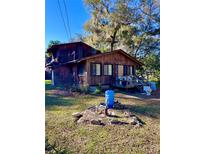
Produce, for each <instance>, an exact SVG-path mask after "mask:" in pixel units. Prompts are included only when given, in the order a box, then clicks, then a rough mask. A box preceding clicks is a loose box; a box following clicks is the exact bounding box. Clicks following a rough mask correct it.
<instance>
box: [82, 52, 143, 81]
mask: <svg viewBox="0 0 205 154" xmlns="http://www.w3.org/2000/svg"><path fill="white" fill-rule="evenodd" d="M91 63H100V64H102V65H101V66H102V67H101V69H103V64H112V65H113V71H114V74H113V76H104V75H103V71H102V73H101V76H91V67H90V66H91ZM117 64H119V65H127V66H134V68H135V69H137V68H138V67H139V65H138V64H137V63H136V62H134V61H133V60H131V59H130V58H128V57H127V56H125V55H123V54H121V53H113V54H109V55H102V56H100V57H95V58H92V59H88V60H87V61H86V71H87V84H88V85H97V84H102V85H103V84H111V83H112V81H113V79H115V78H116V76H117V72H116V65H117Z"/></svg>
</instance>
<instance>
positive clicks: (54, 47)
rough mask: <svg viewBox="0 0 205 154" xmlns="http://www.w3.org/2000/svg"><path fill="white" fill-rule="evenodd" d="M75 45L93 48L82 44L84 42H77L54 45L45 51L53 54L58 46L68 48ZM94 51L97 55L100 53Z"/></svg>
mask: <svg viewBox="0 0 205 154" xmlns="http://www.w3.org/2000/svg"><path fill="white" fill-rule="evenodd" d="M75 44H81V45H84V46H87V47H89V48H93V47H91V46H90V45H88V44H86V43H84V42H81V41H79V42H70V43H62V44H55V45H52V46H51V47H50V48H48V49H47V51H46V52H47V53H49V52H53V51H56V50H57V49H58V48H59V47H60V46H65V45H66V46H69V45H75ZM93 49H95V48H93ZM95 50H96V51H98V52H99V53H101V52H100V51H99V50H97V49H95Z"/></svg>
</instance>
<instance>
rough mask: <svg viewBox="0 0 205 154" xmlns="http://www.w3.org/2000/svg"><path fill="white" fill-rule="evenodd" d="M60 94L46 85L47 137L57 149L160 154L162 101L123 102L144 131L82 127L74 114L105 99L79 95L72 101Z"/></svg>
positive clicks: (118, 127) (122, 153) (67, 151)
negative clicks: (140, 120)
mask: <svg viewBox="0 0 205 154" xmlns="http://www.w3.org/2000/svg"><path fill="white" fill-rule="evenodd" d="M57 91H58V90H56V89H55V88H54V87H52V86H51V85H50V82H49V81H46V94H45V95H46V96H45V97H46V124H45V125H46V137H47V139H48V143H49V144H51V145H52V146H54V147H55V149H57V150H62V151H64V153H77V154H80V153H95V154H96V153H102V154H104V153H106V154H109V153H116V154H132V153H133V154H136V153H137V154H138V153H139V154H149V153H150V154H156V153H160V134H159V133H160V127H159V125H160V120H159V114H160V104H159V101H158V102H157V101H148V100H146V101H141V100H138V99H133V98H132V99H123V98H122V99H120V101H121V102H122V103H123V104H127V105H129V106H130V111H131V112H133V113H135V114H137V115H138V116H139V117H140V118H141V119H142V120H143V121H144V122H145V123H146V125H144V126H143V127H141V128H137V127H134V126H132V125H122V126H115V125H106V126H97V125H78V124H75V123H74V122H73V120H72V116H71V114H72V113H73V112H77V111H83V110H85V109H86V108H87V107H88V106H91V105H95V104H99V103H100V102H103V101H104V97H101V96H94V95H79V94H76V95H75V96H73V97H71V96H70V97H69V96H65V95H63V94H62V93H58V92H57ZM46 153H52V151H49V150H48V151H46ZM54 153H55V152H54ZM62 153H63V152H62Z"/></svg>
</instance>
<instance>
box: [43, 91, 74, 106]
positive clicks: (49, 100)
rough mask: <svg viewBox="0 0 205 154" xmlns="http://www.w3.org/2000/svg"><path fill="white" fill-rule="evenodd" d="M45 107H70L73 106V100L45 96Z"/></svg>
mask: <svg viewBox="0 0 205 154" xmlns="http://www.w3.org/2000/svg"><path fill="white" fill-rule="evenodd" d="M45 102H46V104H45V105H46V106H71V105H73V104H74V102H75V99H74V98H63V97H59V96H55V95H48V94H46V96H45Z"/></svg>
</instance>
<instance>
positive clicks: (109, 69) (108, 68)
mask: <svg viewBox="0 0 205 154" xmlns="http://www.w3.org/2000/svg"><path fill="white" fill-rule="evenodd" d="M103 72H104V75H112V65H111V64H105V65H104V70H103Z"/></svg>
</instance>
